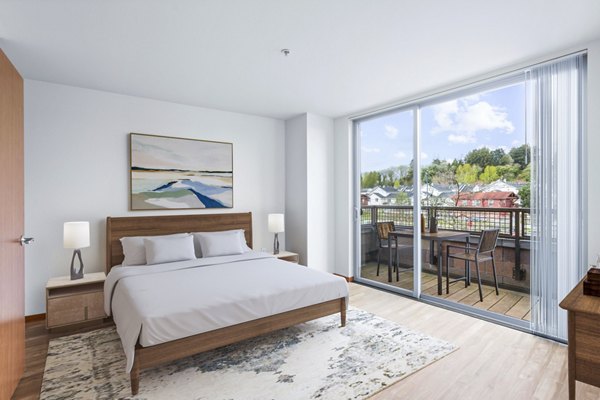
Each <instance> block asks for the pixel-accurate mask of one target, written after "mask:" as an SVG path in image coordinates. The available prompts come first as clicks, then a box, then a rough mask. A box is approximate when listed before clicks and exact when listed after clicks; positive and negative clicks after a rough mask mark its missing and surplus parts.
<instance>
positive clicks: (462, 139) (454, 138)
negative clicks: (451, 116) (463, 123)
mask: <svg viewBox="0 0 600 400" xmlns="http://www.w3.org/2000/svg"><path fill="white" fill-rule="evenodd" d="M448 141H449V142H450V143H475V142H476V141H477V138H476V137H475V134H474V133H466V134H463V135H461V134H458V135H455V134H454V133H451V134H450V135H448Z"/></svg>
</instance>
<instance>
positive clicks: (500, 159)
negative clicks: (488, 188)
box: [490, 148, 513, 166]
mask: <svg viewBox="0 0 600 400" xmlns="http://www.w3.org/2000/svg"><path fill="white" fill-rule="evenodd" d="M490 158H491V163H490V164H491V165H496V166H497V165H508V164H512V163H513V160H512V157H511V156H509V155H508V154H506V152H505V151H504V149H502V148H499V149H496V150H492V151H491V152H490Z"/></svg>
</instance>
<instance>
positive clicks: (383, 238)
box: [377, 221, 412, 281]
mask: <svg viewBox="0 0 600 400" xmlns="http://www.w3.org/2000/svg"><path fill="white" fill-rule="evenodd" d="M394 230H396V227H395V225H394V222H392V221H389V222H378V223H377V245H378V249H377V276H379V268H380V265H381V252H382V251H386V254H388V253H387V252H388V251H389V250H388V249H389V246H391V247H392V250H393V256H392V257H393V259H392V260H390V261H391V264H392V265H393V268H394V269H393V271H395V272H396V280H397V281H398V280H399V279H400V276H399V275H400V271H399V268H398V250H401V249H404V248H412V246H409V245H403V244H398V242H397V241H394V242H392V243H389V241H388V235H389V233H390V232H392V231H394Z"/></svg>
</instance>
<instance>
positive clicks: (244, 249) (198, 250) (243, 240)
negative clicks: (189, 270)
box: [192, 229, 252, 258]
mask: <svg viewBox="0 0 600 400" xmlns="http://www.w3.org/2000/svg"><path fill="white" fill-rule="evenodd" d="M232 232H237V233H238V235H239V240H240V244H241V246H242V253H246V252H248V251H252V249H251V248H250V247H248V244H247V243H246V236H245V235H244V230H243V229H232V230H229V231H217V232H193V233H192V235H194V247H195V249H196V257H198V258H202V257H203V255H202V246H201V245H200V239H199V238H200V236H199V235H208V236H210V235H216V236H219V235H227V234H230V233H232Z"/></svg>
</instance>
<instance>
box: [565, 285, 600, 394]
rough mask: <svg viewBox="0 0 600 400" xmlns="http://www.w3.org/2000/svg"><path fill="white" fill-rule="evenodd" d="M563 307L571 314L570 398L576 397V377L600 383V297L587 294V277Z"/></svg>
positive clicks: (569, 315) (598, 384) (586, 381)
mask: <svg viewBox="0 0 600 400" xmlns="http://www.w3.org/2000/svg"><path fill="white" fill-rule="evenodd" d="M560 307H561V308H564V309H565V310H567V311H568V318H569V399H571V400H575V381H576V380H578V381H580V382H584V383H587V384H590V385H594V386H598V387H600V297H596V296H586V295H584V294H583V280H582V281H581V282H579V284H578V285H577V286H576V287H575V289H573V290H572V291H571V293H569V294H568V295H567V297H565V298H564V300H563V301H562V302H561V303H560Z"/></svg>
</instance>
